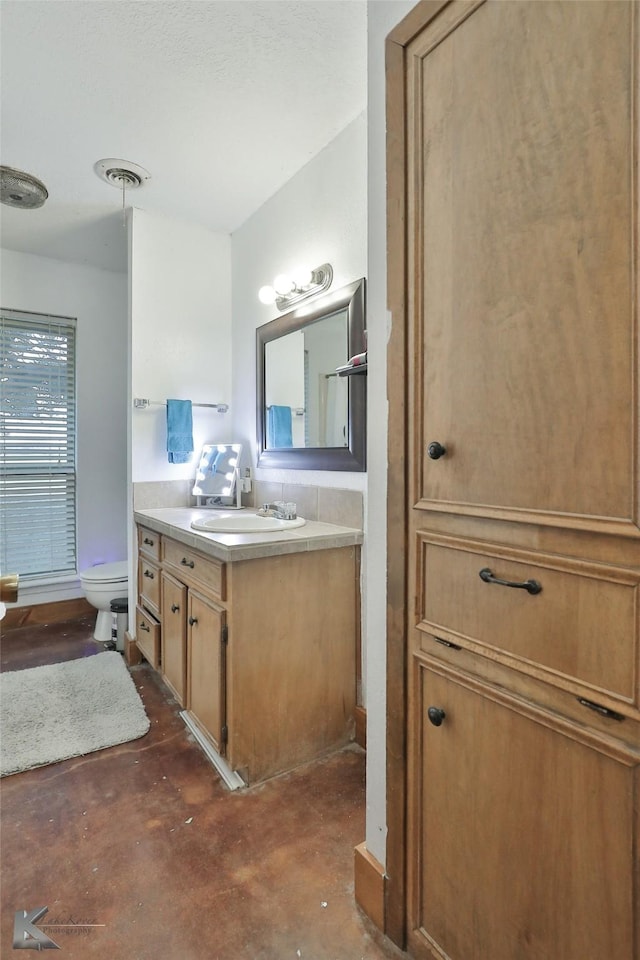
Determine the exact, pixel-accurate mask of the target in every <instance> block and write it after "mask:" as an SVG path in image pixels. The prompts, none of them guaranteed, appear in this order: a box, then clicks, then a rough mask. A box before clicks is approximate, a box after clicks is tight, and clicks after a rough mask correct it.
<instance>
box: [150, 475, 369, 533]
mask: <svg viewBox="0 0 640 960" xmlns="http://www.w3.org/2000/svg"><path fill="white" fill-rule="evenodd" d="M192 486H193V480H160V481H156V482H148V483H134V484H133V509H134V510H153V509H154V508H155V507H192V506H194V505H195V499H194V497H192V495H191V488H192ZM274 500H293V501H294V502H295V504H296V506H297V512H298V514H299V515H300V516H301V517H305V519H307V520H320V521H322V522H323V523H336V524H338V525H339V526H343V527H355V528H356V529H357V530H362V529H363V520H364V514H363V496H362V493H361V492H360V491H359V490H343V489H340V488H338V487H314V486H308V485H306V484H303V483H272V482H271V481H267V480H254V481H253V482H252V484H251V493H250V494H244V495H243V497H242V502H243V503H244V505H245V506H247V507H259V506H261V504H263V503H272V502H273V501H274Z"/></svg>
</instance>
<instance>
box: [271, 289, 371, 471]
mask: <svg viewBox="0 0 640 960" xmlns="http://www.w3.org/2000/svg"><path fill="white" fill-rule="evenodd" d="M344 309H346V311H347V344H348V346H347V350H348V353H347V356H346V357H345V358H344V362H345V363H346V362H347V360H348V359H349V357H353V356H355V354H357V353H362V352H363V351H364V350H365V349H366V345H365V281H364V278H362V279H360V280H355V281H354V282H353V283H350V284H348V285H347V286H346V287H342V288H341V289H340V290H337V291H334V292H330V293H326V294H324V295H323V296H322V297H319V298H318V299H317V300H314V301H313V302H312V303H310V304H305V305H304V306H302V307H298V308H297V309H296V310H292V311H291V312H290V313H285V314H283V316H281V317H276V319H275V320H271V321H270V322H269V323H265V324H263V325H262V326H261V327H258V328H257V329H256V371H257V390H256V423H257V446H258V450H257V466H258V467H260V468H261V469H262V468H267V469H288V470H351V471H353V472H354V473H362V472H364V471H365V470H366V469H367V467H366V452H367V434H366V427H367V375H366V372H362V373H360V374H350V375H348V376H347V380H348V383H349V410H348V431H349V445H348V446H347V447H276V448H267V447H266V425H267V424H266V419H267V418H266V414H267V408H266V391H265V346H266V344H267V343H270V342H271V341H272V340H278V339H279V338H280V337H284V336H286V335H287V334H288V333H292V332H294V331H295V330H301V329H303V328H304V327H306V326H308V325H309V324H311V323H315V322H316V321H318V320H321V319H322V317H325V316H330V315H331V314H333V313H336V312H337V311H338V310H344Z"/></svg>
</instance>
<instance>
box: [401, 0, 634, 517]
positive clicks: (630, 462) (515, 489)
mask: <svg viewBox="0 0 640 960" xmlns="http://www.w3.org/2000/svg"><path fill="white" fill-rule="evenodd" d="M635 12H637V11H635ZM634 19H635V17H634V4H631V3H626V2H615V3H611V2H608V0H594V2H590V3H570V2H557V0H551V2H546V3H539V2H537V0H535V2H531V0H520V2H518V3H502V2H492V0H489V2H486V3H477V2H466V0H454V2H453V3H450V4H449V5H448V6H447V7H445V9H444V10H443V11H441V13H440V14H439V15H438V16H437V17H436V18H435V19H434V20H433V21H432V23H430V24H429V25H428V26H427V27H426V29H425V30H423V32H422V33H421V34H420V35H419V37H417V38H416V39H415V40H414V41H413V43H412V44H411V45H410V47H409V57H408V64H409V66H408V70H409V81H408V89H409V91H410V103H409V138H410V143H409V154H408V161H409V173H408V181H409V183H410V184H411V189H412V195H411V198H410V203H409V210H410V218H411V222H410V227H409V229H410V235H412V236H413V238H414V240H415V242H414V243H413V244H411V243H410V245H409V250H410V265H409V266H410V269H409V275H410V276H413V275H415V276H416V277H417V281H416V284H415V287H414V289H413V300H412V303H411V310H412V313H413V322H414V343H413V350H412V351H411V353H412V355H415V357H416V371H415V373H416V376H415V379H414V381H413V384H414V395H413V412H414V425H415V444H416V447H415V451H414V470H415V474H414V476H415V502H416V504H417V506H418V507H419V508H421V509H423V510H426V509H429V510H438V511H444V512H447V513H452V512H453V513H459V514H460V513H462V514H466V515H478V516H493V517H500V518H505V519H525V520H532V521H535V522H536V523H544V524H549V525H556V526H557V525H565V526H570V527H571V526H574V527H579V528H580V527H582V528H588V529H609V528H612V529H620V530H621V531H626V530H627V529H628V528H629V527H632V528H634V529H632V530H631V533H632V534H633V535H635V534H637V532H638V531H637V526H638V503H637V490H638V445H637V395H638V391H637V378H636V376H635V369H634V355H635V349H636V348H635V338H636V332H635V326H634V325H635V316H634V314H635V309H636V307H635V295H634V287H633V284H634V278H633V271H634V231H635V227H634V222H635V216H634V191H635V186H634V176H635V170H634V166H635V160H634V130H633V117H634V111H633V104H634V100H635V92H634V83H635V78H634V64H635V63H636V55H637V54H636V47H635V40H634ZM432 443H438V444H440V445H441V447H443V448H444V450H445V453H444V454H443V455H441V456H438V452H439V451H438V448H433V447H432V448H431V456H430V455H429V448H430V445H431V444H432ZM434 453H435V456H436V459H433V456H434Z"/></svg>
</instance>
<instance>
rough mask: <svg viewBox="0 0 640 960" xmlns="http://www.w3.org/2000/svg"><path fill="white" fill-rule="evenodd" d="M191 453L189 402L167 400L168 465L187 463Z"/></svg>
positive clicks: (191, 435)
mask: <svg viewBox="0 0 640 960" xmlns="http://www.w3.org/2000/svg"><path fill="white" fill-rule="evenodd" d="M192 453H193V414H192V410H191V400H167V455H168V460H169V463H189V461H190V460H191V454H192Z"/></svg>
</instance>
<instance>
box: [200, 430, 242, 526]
mask: <svg viewBox="0 0 640 960" xmlns="http://www.w3.org/2000/svg"><path fill="white" fill-rule="evenodd" d="M241 453H242V444H240V443H206V444H205V445H204V446H203V448H202V453H201V454H200V462H199V463H198V469H197V472H196V479H195V482H194V484H193V490H192V491H191V492H192V494H193V496H194V497H196V498H197V500H198V506H201V507H224V509H225V510H229V509H233V508H235V507H239V506H240V454H241Z"/></svg>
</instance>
